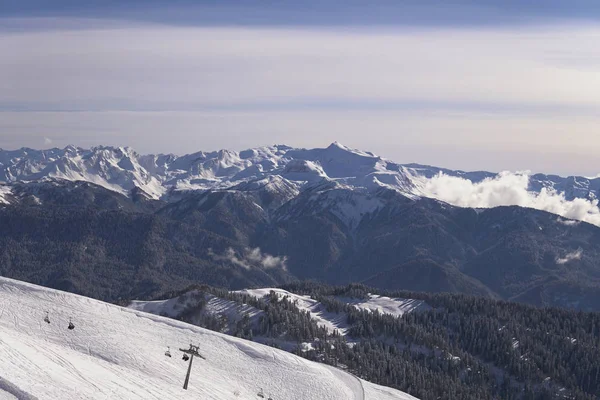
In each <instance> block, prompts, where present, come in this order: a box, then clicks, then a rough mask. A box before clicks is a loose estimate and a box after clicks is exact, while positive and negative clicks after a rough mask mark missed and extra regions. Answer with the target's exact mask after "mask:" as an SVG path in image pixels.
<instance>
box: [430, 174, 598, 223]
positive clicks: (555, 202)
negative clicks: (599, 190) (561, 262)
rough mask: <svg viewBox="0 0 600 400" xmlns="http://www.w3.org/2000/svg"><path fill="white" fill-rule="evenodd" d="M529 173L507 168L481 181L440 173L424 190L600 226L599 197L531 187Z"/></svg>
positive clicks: (455, 200)
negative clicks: (570, 197) (567, 195)
mask: <svg viewBox="0 0 600 400" xmlns="http://www.w3.org/2000/svg"><path fill="white" fill-rule="evenodd" d="M528 186H529V176H528V175H527V174H524V173H510V172H503V173H501V174H499V175H498V176H497V177H495V178H488V179H485V180H483V181H481V182H479V183H473V182H471V181H470V180H468V179H463V178H458V177H452V176H448V175H445V174H442V173H440V174H439V175H437V176H435V177H433V178H432V179H430V180H427V181H426V182H425V183H424V185H423V187H422V192H423V194H424V195H425V196H428V197H433V198H436V199H439V200H442V201H445V202H447V203H450V204H453V205H456V206H460V207H473V208H490V207H498V206H511V205H517V206H522V207H530V208H535V209H538V210H544V211H548V212H551V213H554V214H558V215H560V216H562V217H565V218H569V219H575V220H580V221H586V222H589V223H592V224H594V225H598V226H600V209H599V208H598V200H586V199H580V198H578V199H574V200H571V201H570V200H567V199H566V198H565V196H564V194H563V193H557V192H555V191H552V190H547V189H542V191H541V192H540V193H532V192H530V191H528V190H527V189H528Z"/></svg>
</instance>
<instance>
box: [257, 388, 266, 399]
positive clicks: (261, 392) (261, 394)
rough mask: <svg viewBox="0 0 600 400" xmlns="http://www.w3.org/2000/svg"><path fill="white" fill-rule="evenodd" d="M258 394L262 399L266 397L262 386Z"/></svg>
mask: <svg viewBox="0 0 600 400" xmlns="http://www.w3.org/2000/svg"><path fill="white" fill-rule="evenodd" d="M256 395H257V396H258V397H260V398H261V399H264V398H265V392H263V390H262V388H260V392H258V393H257V394H256Z"/></svg>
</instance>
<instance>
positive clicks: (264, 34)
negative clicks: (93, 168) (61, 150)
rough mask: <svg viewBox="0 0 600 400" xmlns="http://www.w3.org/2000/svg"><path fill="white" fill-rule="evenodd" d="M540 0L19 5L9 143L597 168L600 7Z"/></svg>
mask: <svg viewBox="0 0 600 400" xmlns="http://www.w3.org/2000/svg"><path fill="white" fill-rule="evenodd" d="M323 3H325V4H323ZM540 4H541V3H540V2H539V1H533V0H504V1H499V0H498V1H489V0H487V1H486V0H480V1H474V0H454V1H448V0H445V1H437V0H420V1H412V0H410V1H407V0H404V1H403V0H395V1H387V0H381V1H373V2H365V1H357V0H346V1H343V2H342V1H339V0H331V1H327V2H323V1H316V0H305V1H301V2H299V1H287V0H283V1H277V2H274V1H254V0H247V1H233V0H223V1H190V0H174V1H161V0H145V1H141V0H140V1H138V0H129V1H124V0H122V1H116V0H102V1H100V0H97V1H85V0H79V1H75V0H54V1H52V2H48V1H46V0H20V1H18V0H5V1H3V2H2V7H1V8H0V54H2V56H1V57H0V148H5V149H14V148H19V147H33V148H48V147H64V146H66V145H68V144H74V145H77V146H81V147H89V146H94V145H99V144H105V145H119V146H131V147H133V148H135V149H136V150H137V151H138V152H141V153H156V152H163V153H167V152H171V153H175V154H186V153H190V152H194V151H199V150H215V149H220V148H228V149H233V150H241V149H244V148H249V147H256V146H262V145H270V144H287V145H290V146H298V147H325V146H327V145H328V144H329V143H331V142H333V141H339V142H341V143H343V144H344V145H346V146H349V147H354V148H359V149H362V150H365V151H371V152H374V153H376V154H378V155H381V156H383V157H386V158H389V159H392V160H394V161H396V162H400V163H409V162H417V163H422V164H432V165H436V166H442V167H447V168H456V169H465V170H490V171H502V170H511V171H523V170H531V171H534V172H547V173H556V174H561V175H571V174H574V175H584V176H596V175H598V173H600V165H597V163H596V159H597V158H596V153H597V149H599V148H600V46H598V45H597V44H598V43H599V42H600V2H598V1H596V0H593V1H592V0H574V1H568V2H567V1H557V0H547V1H545V2H543V7H541V5H540Z"/></svg>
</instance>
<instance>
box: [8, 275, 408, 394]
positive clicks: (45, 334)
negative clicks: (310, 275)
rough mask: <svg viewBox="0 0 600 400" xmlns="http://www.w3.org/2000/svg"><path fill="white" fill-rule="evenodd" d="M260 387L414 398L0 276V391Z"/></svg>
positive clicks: (259, 348) (235, 390) (232, 390)
mask: <svg viewBox="0 0 600 400" xmlns="http://www.w3.org/2000/svg"><path fill="white" fill-rule="evenodd" d="M45 311H48V312H49V316H50V320H51V323H50V324H47V323H45V322H44V321H43V318H44V316H45ZM69 318H72V320H73V322H74V324H75V326H76V327H75V329H74V330H73V331H69V330H68V329H67V324H68V321H69ZM190 342H193V343H194V344H196V345H199V346H200V353H201V354H203V355H204V356H205V357H206V360H202V359H195V360H194V364H193V369H192V376H191V380H190V386H189V390H188V392H185V391H183V389H182V384H183V380H184V377H185V373H186V369H187V366H188V364H187V363H186V362H184V361H182V360H181V355H182V353H181V352H179V351H178V350H177V349H178V348H180V347H183V348H187V347H188V345H189V344H190ZM167 346H170V348H171V353H172V355H173V357H171V358H168V357H165V355H164V352H165V351H166V349H167ZM260 388H263V389H264V392H265V394H267V395H271V396H272V397H273V399H274V400H278V399H286V400H295V399H297V400H305V399H319V400H333V399H336V400H337V399H339V400H353V399H374V400H379V399H381V400H388V399H390V400H391V399H413V398H412V397H410V396H408V395H405V394H403V393H401V392H399V391H395V390H393V389H388V388H382V387H378V386H376V385H371V384H368V383H366V382H363V381H361V380H358V379H357V378H355V377H353V376H352V375H350V374H347V373H345V372H343V371H341V370H337V369H334V368H331V367H328V366H325V365H322V364H316V363H313V362H310V361H308V360H304V359H302V358H299V357H297V356H294V355H292V354H289V353H286V352H283V351H280V350H276V349H273V348H270V347H267V346H263V345H260V344H257V343H253V342H249V341H245V340H241V339H237V338H233V337H229V336H226V335H222V334H219V333H215V332H211V331H207V330H205V329H202V328H199V327H195V326H192V325H188V324H185V323H182V322H179V321H175V320H171V319H168V318H164V317H160V316H156V315H151V314H146V313H144V312H140V311H136V310H131V309H127V308H123V307H118V306H114V305H111V304H107V303H103V302H100V301H96V300H93V299H89V298H86V297H82V296H78V295H74V294H69V293H64V292H60V291H56V290H52V289H46V288H42V287H39V286H35V285H31V284H26V283H22V282H18V281H14V280H11V279H5V278H0V399H2V400H5V399H11V400H12V399H13V398H19V399H40V400H41V399H140V400H141V399H144V400H148V399H161V400H162V399H180V398H184V396H185V397H186V398H201V399H215V400H216V399H219V400H224V399H257V398H258V397H257V396H256V394H257V392H258V391H259V389H260ZM11 396H12V397H11Z"/></svg>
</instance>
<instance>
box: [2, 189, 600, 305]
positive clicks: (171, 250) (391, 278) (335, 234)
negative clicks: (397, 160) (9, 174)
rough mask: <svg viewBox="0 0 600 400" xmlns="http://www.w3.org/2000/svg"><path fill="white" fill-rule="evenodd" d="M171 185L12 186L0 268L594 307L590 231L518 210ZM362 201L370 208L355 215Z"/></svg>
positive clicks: (84, 283) (102, 288) (596, 237)
mask: <svg viewBox="0 0 600 400" xmlns="http://www.w3.org/2000/svg"><path fill="white" fill-rule="evenodd" d="M291 191H292V189H291V188H290V187H289V186H286V185H284V184H283V183H282V181H280V180H279V181H277V180H275V181H273V182H271V183H267V184H264V185H262V186H257V185H252V184H248V185H241V186H238V187H236V188H233V189H231V190H223V191H206V192H191V193H179V194H178V200H177V201H175V200H173V201H172V202H170V203H164V202H161V201H154V200H149V199H148V198H147V197H145V196H144V195H143V193H141V192H140V191H139V190H138V191H134V193H132V196H131V197H126V196H123V195H121V194H118V193H116V192H112V191H109V190H107V189H104V188H101V187H99V186H95V185H93V184H89V183H81V182H74V183H73V182H64V181H56V182H55V181H48V182H38V183H27V184H16V185H15V189H14V190H13V192H12V193H13V195H12V196H13V197H14V198H13V199H12V200H10V201H11V204H4V205H2V206H0V274H2V275H3V276H6V277H12V278H17V279H22V280H26V281H29V282H33V283H37V284H42V285H46V286H50V287H55V288H60V289H67V290H70V291H73V292H77V293H81V294H85V295H89V296H92V297H96V298H100V299H103V300H110V301H114V300H118V299H131V298H149V297H152V296H155V295H157V294H159V293H161V292H163V291H165V290H171V289H178V288H181V287H182V286H185V285H188V284H191V283H194V282H202V283H208V284H211V285H216V286H222V287H227V288H242V287H248V286H252V285H257V286H274V285H277V284H283V283H288V282H292V281H293V280H295V279H300V280H304V279H317V280H319V281H322V282H326V283H330V284H347V283H351V282H362V283H364V284H368V285H370V286H374V287H378V288H381V289H388V290H398V289H403V290H420V291H433V292H456V293H466V294H473V295H480V296H485V297H490V298H498V299H505V300H511V299H512V300H516V301H521V302H526V303H530V304H534V305H554V306H562V307H568V308H577V309H582V310H599V309H600V266H599V265H598V260H599V259H600V228H598V227H596V226H593V225H590V224H586V223H569V224H566V223H564V221H562V220H560V219H558V218H557V217H556V215H553V214H549V213H546V212H542V211H537V210H532V209H525V208H519V207H499V208H494V209H489V210H478V211H475V210H472V209H462V208H456V207H451V206H449V205H447V204H444V203H441V202H438V201H435V200H431V199H424V198H423V199H416V200H414V199H409V198H407V197H404V196H402V195H401V194H399V193H397V192H395V191H392V190H385V189H381V190H379V191H377V192H376V193H366V192H364V191H360V190H356V189H348V188H344V187H340V186H337V185H336V184H335V183H332V182H323V183H322V184H318V185H312V186H309V187H307V188H305V189H304V190H303V191H302V192H301V193H300V194H298V195H295V197H290V196H291V195H290V193H291ZM364 204H377V205H378V206H377V207H376V208H373V209H372V211H370V212H366V213H364V212H363V213H362V214H361V210H362V208H361V207H363V205H364Z"/></svg>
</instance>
